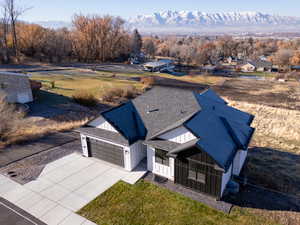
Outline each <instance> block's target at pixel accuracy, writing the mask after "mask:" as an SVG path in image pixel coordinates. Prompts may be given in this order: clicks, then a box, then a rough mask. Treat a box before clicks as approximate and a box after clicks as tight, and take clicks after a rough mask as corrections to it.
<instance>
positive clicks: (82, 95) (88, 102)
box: [73, 91, 98, 107]
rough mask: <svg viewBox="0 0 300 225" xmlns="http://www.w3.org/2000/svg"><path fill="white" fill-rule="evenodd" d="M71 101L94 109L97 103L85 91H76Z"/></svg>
mask: <svg viewBox="0 0 300 225" xmlns="http://www.w3.org/2000/svg"><path fill="white" fill-rule="evenodd" d="M73 100H74V101H75V102H76V103H78V104H80V105H83V106H87V107H94V106H96V105H97V103H98V99H97V98H96V97H95V96H94V95H93V94H92V93H89V92H87V91H78V92H76V93H75V94H74V95H73Z"/></svg>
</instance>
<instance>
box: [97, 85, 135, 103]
mask: <svg viewBox="0 0 300 225" xmlns="http://www.w3.org/2000/svg"><path fill="white" fill-rule="evenodd" d="M138 94H139V91H138V90H137V89H136V87H134V86H127V87H125V88H119V87H113V88H108V89H107V90H106V91H105V92H104V93H103V95H102V98H101V99H102V101H103V102H105V103H110V104H119V103H121V102H124V101H126V100H129V99H133V98H135V97H136V96H137V95H138Z"/></svg>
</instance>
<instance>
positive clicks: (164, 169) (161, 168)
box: [147, 146, 174, 180]
mask: <svg viewBox="0 0 300 225" xmlns="http://www.w3.org/2000/svg"><path fill="white" fill-rule="evenodd" d="M147 166H148V170H149V171H151V172H152V173H154V174H157V175H159V176H163V177H166V178H168V179H170V180H174V159H173V158H169V166H166V165H162V164H159V163H156V162H155V149H153V148H151V147H149V146H148V147H147Z"/></svg>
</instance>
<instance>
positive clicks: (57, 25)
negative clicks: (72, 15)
mask: <svg viewBox="0 0 300 225" xmlns="http://www.w3.org/2000/svg"><path fill="white" fill-rule="evenodd" d="M35 23H36V24H38V25H40V26H42V27H45V28H51V29H59V28H64V27H66V28H70V27H71V26H72V24H71V22H65V21H37V22H35Z"/></svg>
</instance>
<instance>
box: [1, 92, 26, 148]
mask: <svg viewBox="0 0 300 225" xmlns="http://www.w3.org/2000/svg"><path fill="white" fill-rule="evenodd" d="M5 98H6V97H5V95H4V94H0V147H1V146H3V145H4V144H3V143H5V142H6V141H7V140H9V139H10V137H11V136H12V135H14V134H15V133H16V132H17V131H18V130H19V129H20V128H22V127H23V126H26V123H25V121H24V113H22V112H19V111H17V110H16V108H15V106H14V105H12V104H9V103H7V102H6V100H5Z"/></svg>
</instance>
